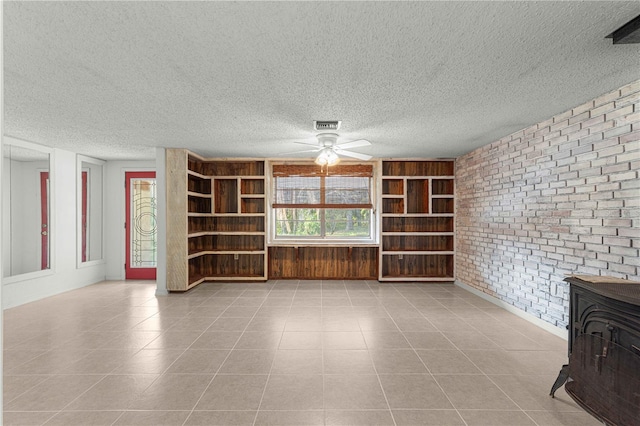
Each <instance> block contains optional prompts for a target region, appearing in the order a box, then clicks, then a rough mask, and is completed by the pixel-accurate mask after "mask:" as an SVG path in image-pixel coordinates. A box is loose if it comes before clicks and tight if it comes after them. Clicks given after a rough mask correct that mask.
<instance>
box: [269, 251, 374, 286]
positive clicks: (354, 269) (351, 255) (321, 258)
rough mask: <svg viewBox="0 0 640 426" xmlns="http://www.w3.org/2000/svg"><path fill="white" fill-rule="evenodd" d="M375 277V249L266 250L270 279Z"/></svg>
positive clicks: (372, 278) (355, 278) (354, 278)
mask: <svg viewBox="0 0 640 426" xmlns="http://www.w3.org/2000/svg"><path fill="white" fill-rule="evenodd" d="M377 277H378V248H377V247H324V246H323V247H269V279H287V278H293V279H349V280H358V279H370V280H374V279H377Z"/></svg>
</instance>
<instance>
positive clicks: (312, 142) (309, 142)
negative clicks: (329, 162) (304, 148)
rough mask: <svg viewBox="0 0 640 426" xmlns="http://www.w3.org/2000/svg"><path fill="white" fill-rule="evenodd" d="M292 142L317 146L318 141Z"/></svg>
mask: <svg viewBox="0 0 640 426" xmlns="http://www.w3.org/2000/svg"><path fill="white" fill-rule="evenodd" d="M294 143H299V144H302V145H316V146H318V141H295V142H294Z"/></svg>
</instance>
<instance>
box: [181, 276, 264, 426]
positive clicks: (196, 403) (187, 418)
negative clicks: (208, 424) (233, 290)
mask: <svg viewBox="0 0 640 426" xmlns="http://www.w3.org/2000/svg"><path fill="white" fill-rule="evenodd" d="M226 284H228V283H226ZM246 291H247V289H246V288H245V289H244V290H243V291H242V293H240V294H239V295H238V296H236V298H235V299H234V301H233V302H232V303H231V304H229V306H227V307H226V308H225V310H224V311H222V313H220V316H221V315H222V314H223V313H224V312H226V310H227V309H229V308H230V307H231V305H232V304H233V303H234V302H236V301H237V300H238V299H239V298H240V297H241V296H242V295H243V294H244V293H245V292H246ZM269 291H271V290H269ZM213 296H215V294H214V295H213ZM213 296H212V297H213ZM265 300H266V297H265ZM263 304H264V300H263V301H262V303H261V304H260V306H259V307H258V309H260V308H261V307H262V305H263ZM257 312H258V311H257V310H256V312H254V314H253V316H252V317H251V319H250V320H249V321H248V322H247V325H245V327H244V330H243V331H242V332H241V333H240V336H238V338H237V339H236V342H235V343H234V344H233V347H232V348H231V349H230V350H229V353H228V354H227V356H226V357H225V358H224V360H222V362H221V363H220V365H219V366H218V368H217V369H216V372H215V373H214V374H213V376H212V377H211V380H209V383H208V384H207V386H205V388H204V390H203V391H202V393H201V394H200V397H199V398H198V400H197V401H196V402H195V404H193V408H192V409H191V410H189V411H190V412H189V415H188V416H187V417H186V418H185V419H184V422H183V423H182V426H184V425H186V423H187V421H188V420H189V418H190V417H191V416H192V415H193V412H194V411H195V409H196V407H197V406H198V404H199V403H200V401H201V400H202V397H204V394H205V393H206V392H207V390H208V389H209V388H210V387H211V384H212V383H213V381H214V380H215V378H216V377H218V373H219V372H220V369H221V368H222V366H223V365H224V363H225V362H227V359H229V357H230V356H231V353H232V352H233V349H234V348H235V347H236V345H237V344H238V342H239V341H240V339H241V338H242V335H243V334H244V332H245V330H246V329H247V327H249V324H250V323H251V321H253V319H254V318H255V316H256V314H257ZM216 321H217V319H216ZM214 322H215V321H214ZM212 324H213V323H212ZM207 329H208V328H207ZM205 332H206V330H205V331H204V332H203V334H204V333H205ZM194 342H195V341H194ZM192 344H193V343H192Z"/></svg>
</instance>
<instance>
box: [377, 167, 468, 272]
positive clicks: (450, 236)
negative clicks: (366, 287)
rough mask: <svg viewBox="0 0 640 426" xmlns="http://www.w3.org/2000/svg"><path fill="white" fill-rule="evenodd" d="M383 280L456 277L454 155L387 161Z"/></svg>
mask: <svg viewBox="0 0 640 426" xmlns="http://www.w3.org/2000/svg"><path fill="white" fill-rule="evenodd" d="M381 181H382V183H381V187H382V200H381V201H382V221H381V225H382V227H381V232H380V238H381V247H380V258H379V265H380V268H379V275H378V279H379V280H380V281H407V280H408V281H443V280H444V281H450V280H453V279H454V253H455V250H454V221H455V218H454V216H455V212H454V208H455V199H454V197H455V195H454V191H455V185H454V162H453V160H425V161H422V160H416V161H412V160H406V161H404V160H402V161H401V160H398V161H393V160H390V161H383V162H382V176H381Z"/></svg>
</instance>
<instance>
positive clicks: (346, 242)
mask: <svg viewBox="0 0 640 426" xmlns="http://www.w3.org/2000/svg"><path fill="white" fill-rule="evenodd" d="M345 163H346V164H354V165H355V164H366V165H372V169H373V173H372V177H371V185H370V191H371V192H370V197H371V204H372V207H371V219H370V224H369V226H370V231H369V237H357V238H354V237H333V238H327V237H326V236H325V237H299V236H296V237H287V236H276V215H275V209H274V208H273V203H274V199H273V197H275V194H274V193H273V184H274V178H273V166H274V165H282V164H286V165H312V164H314V163H313V162H310V161H299V160H298V161H269V162H267V167H266V171H267V174H266V186H267V188H266V193H267V221H268V227H267V234H268V236H267V244H268V245H269V246H377V245H378V242H379V232H378V230H379V228H380V226H379V223H380V219H379V215H378V211H379V208H378V204H379V202H378V193H379V188H378V186H379V179H378V171H379V162H341V163H340V164H345ZM317 167H318V168H320V166H317ZM325 167H326V166H325ZM309 208H314V207H313V205H310V206H309Z"/></svg>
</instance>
